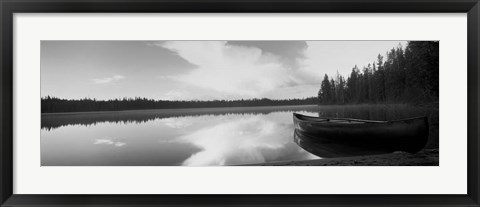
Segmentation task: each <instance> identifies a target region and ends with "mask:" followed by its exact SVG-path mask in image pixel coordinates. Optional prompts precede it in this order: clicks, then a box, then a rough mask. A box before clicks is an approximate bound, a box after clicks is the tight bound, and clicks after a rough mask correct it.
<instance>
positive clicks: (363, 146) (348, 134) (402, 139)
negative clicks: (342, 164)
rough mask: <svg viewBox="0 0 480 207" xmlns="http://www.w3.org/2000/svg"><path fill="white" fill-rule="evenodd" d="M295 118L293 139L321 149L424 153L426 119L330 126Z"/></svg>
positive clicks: (343, 122) (426, 135)
mask: <svg viewBox="0 0 480 207" xmlns="http://www.w3.org/2000/svg"><path fill="white" fill-rule="evenodd" d="M296 115H297V116H295V114H294V124H295V137H296V139H299V140H303V141H304V142H307V143H315V144H320V145H322V146H323V147H329V146H330V148H337V149H338V148H341V147H342V146H344V147H343V148H345V149H349V148H351V149H350V150H351V151H355V150H356V151H372V152H374V151H378V152H385V153H386V152H393V151H406V152H411V153H414V152H417V151H419V150H421V149H423V148H424V147H425V144H426V143H427V141H428V131H429V129H428V119H427V117H419V118H413V119H405V120H398V121H388V122H387V121H384V122H383V121H367V120H354V121H342V122H331V121H332V119H322V118H317V120H316V121H315V118H314V117H309V119H303V118H304V117H305V116H302V115H298V114H296ZM345 120H348V119H345ZM351 120H353V119H351ZM297 144H298V143H297ZM346 151H348V150H346ZM340 154H342V153H340Z"/></svg>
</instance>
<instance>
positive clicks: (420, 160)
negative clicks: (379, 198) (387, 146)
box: [251, 149, 439, 166]
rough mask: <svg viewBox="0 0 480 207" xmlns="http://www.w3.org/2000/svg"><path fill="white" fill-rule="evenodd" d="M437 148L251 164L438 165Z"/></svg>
mask: <svg viewBox="0 0 480 207" xmlns="http://www.w3.org/2000/svg"><path fill="white" fill-rule="evenodd" d="M438 154H439V152H438V149H424V150H422V151H420V152H417V153H415V154H410V153H407V152H394V153H391V154H382V155H368V156H357V157H342V158H327V159H316V160H303V161H285V162H270V163H261V164H253V165H251V166H438V165H439V156H438Z"/></svg>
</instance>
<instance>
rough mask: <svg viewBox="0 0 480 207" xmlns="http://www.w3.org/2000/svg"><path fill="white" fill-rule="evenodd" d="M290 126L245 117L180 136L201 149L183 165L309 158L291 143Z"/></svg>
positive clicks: (181, 139) (262, 117)
mask: <svg viewBox="0 0 480 207" xmlns="http://www.w3.org/2000/svg"><path fill="white" fill-rule="evenodd" d="M290 125H291V124H290V123H288V124H287V123H279V122H275V121H272V120H269V119H268V118H267V116H254V117H250V116H248V117H247V116H246V117H242V118H239V119H234V120H231V121H229V122H226V123H222V124H218V125H215V126H213V127H209V128H204V129H200V130H198V131H196V132H193V133H191V134H189V135H186V136H183V137H180V141H184V142H189V143H191V144H194V145H195V146H198V147H199V148H201V149H202V150H201V151H200V152H197V153H195V154H193V155H192V156H190V157H189V158H188V159H186V160H185V161H184V162H183V165H189V166H204V165H231V164H248V163H262V162H268V161H273V160H277V159H278V158H279V157H295V158H298V157H302V158H307V157H308V158H310V157H309V156H308V153H306V152H304V151H302V150H299V148H298V147H297V146H295V145H294V143H292V142H291V139H292V131H291V129H292V128H291V127H292V126H290ZM302 158H301V159H302Z"/></svg>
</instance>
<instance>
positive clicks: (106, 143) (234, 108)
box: [35, 40, 443, 167]
mask: <svg viewBox="0 0 480 207" xmlns="http://www.w3.org/2000/svg"><path fill="white" fill-rule="evenodd" d="M439 44H440V42H439V41H434V40H432V41H409V40H389V41H385V40H378V41H372V40H369V41H365V40H345V41H332V40H328V41H327V40H305V41H300V40H282V41H279V40H275V41H271V40H231V41H230V40H208V41H207V40H188V41H187V40H148V41H146V40H42V41H41V44H40V56H41V57H40V69H41V70H40V76H41V86H40V87H41V89H40V93H41V97H40V99H41V127H40V152H41V155H40V159H41V166H257V167H260V166H439V148H440V147H439ZM442 89H443V88H442ZM35 97H37V96H35Z"/></svg>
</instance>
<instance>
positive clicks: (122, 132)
mask: <svg viewBox="0 0 480 207" xmlns="http://www.w3.org/2000/svg"><path fill="white" fill-rule="evenodd" d="M292 112H300V113H303V114H306V115H313V116H323V117H351V118H362V119H376V120H391V119H400V118H406V117H411V116H422V115H427V116H429V117H431V119H432V120H434V121H433V122H435V120H436V121H437V129H436V130H437V131H438V110H432V109H425V108H416V107H409V106H405V105H396V106H385V105H382V106H378V105H376V106H367V105H364V106H328V107H318V106H290V107H248V108H216V109H181V110H143V111H125V112H104V113H77V114H45V115H42V129H41V160H42V165H43V166H75V165H79V166H93V165H106V166H128V165H137V166H147V165H154V166H176V165H185V166H210V165H213V166H218V165H239V164H251V163H263V162H273V161H290V160H307V159H318V158H319V157H317V156H315V155H313V154H310V153H308V152H307V151H305V150H303V149H302V148H300V147H299V146H298V145H296V144H295V143H294V141H293V121H292ZM431 130H432V129H431ZM433 130H435V129H434V128H433ZM431 134H432V133H431ZM432 136H433V138H432V140H433V141H432V143H433V145H435V139H436V140H437V141H436V145H437V146H438V132H437V133H436V135H435V134H433V135H432ZM435 136H436V137H435Z"/></svg>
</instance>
